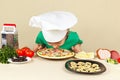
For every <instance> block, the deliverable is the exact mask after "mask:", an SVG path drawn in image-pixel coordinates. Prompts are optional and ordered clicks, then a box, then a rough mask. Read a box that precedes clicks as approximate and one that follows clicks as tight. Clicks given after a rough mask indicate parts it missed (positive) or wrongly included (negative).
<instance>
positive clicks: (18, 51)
mask: <svg viewBox="0 0 120 80" xmlns="http://www.w3.org/2000/svg"><path fill="white" fill-rule="evenodd" d="M16 52H17V54H18V56H25V53H24V52H23V51H22V49H17V50H16Z"/></svg>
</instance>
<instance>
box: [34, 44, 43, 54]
mask: <svg viewBox="0 0 120 80" xmlns="http://www.w3.org/2000/svg"><path fill="white" fill-rule="evenodd" d="M42 48H43V47H42V45H40V44H36V45H35V46H34V48H33V51H34V52H37V51H38V50H39V49H42Z"/></svg>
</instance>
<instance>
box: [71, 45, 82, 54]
mask: <svg viewBox="0 0 120 80" xmlns="http://www.w3.org/2000/svg"><path fill="white" fill-rule="evenodd" d="M72 50H73V51H74V52H75V53H78V52H80V51H81V45H80V44H77V45H75V46H73V47H72Z"/></svg>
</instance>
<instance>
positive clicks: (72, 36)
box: [35, 31, 83, 50]
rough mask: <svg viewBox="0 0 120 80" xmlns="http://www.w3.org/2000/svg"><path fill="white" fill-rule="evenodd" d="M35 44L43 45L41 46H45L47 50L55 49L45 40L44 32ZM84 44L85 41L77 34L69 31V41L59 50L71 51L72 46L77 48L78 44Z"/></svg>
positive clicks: (38, 36) (39, 35) (40, 33)
mask: <svg viewBox="0 0 120 80" xmlns="http://www.w3.org/2000/svg"><path fill="white" fill-rule="evenodd" d="M35 42H36V43H37V44H41V45H43V46H45V47H46V48H53V47H52V46H50V45H49V44H48V43H47V41H46V40H45V39H44V36H43V34H42V31H40V32H39V33H38V35H37V38H36V41H35ZM82 43H83V41H82V40H81V39H80V38H79V36H78V34H77V32H73V31H69V33H68V37H67V39H66V40H65V42H64V44H63V45H61V46H60V47H59V48H62V49H67V50H71V48H72V46H75V45H76V44H82Z"/></svg>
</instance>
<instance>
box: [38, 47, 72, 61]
mask: <svg viewBox="0 0 120 80" xmlns="http://www.w3.org/2000/svg"><path fill="white" fill-rule="evenodd" d="M37 55H38V56H40V57H42V58H46V59H66V58H71V57H73V56H74V52H71V51H69V50H66V49H54V48H45V49H42V50H38V51H37Z"/></svg>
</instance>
